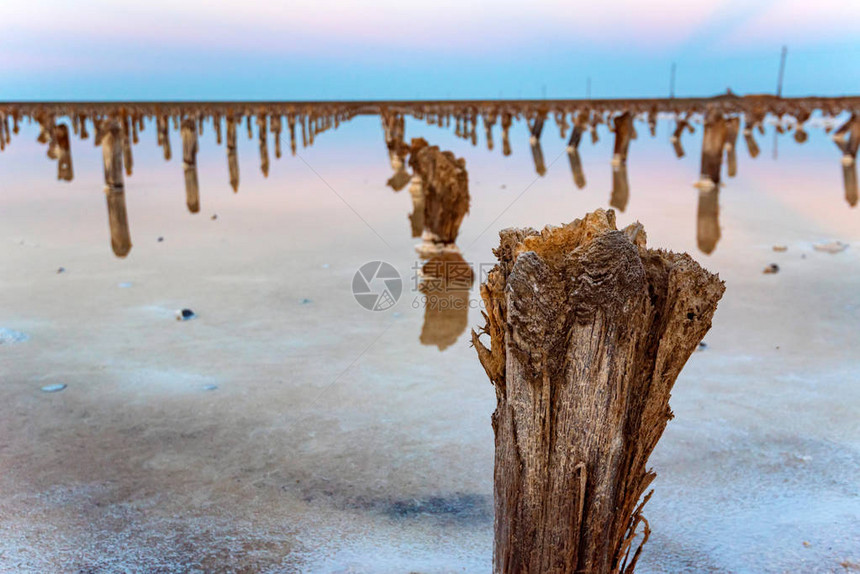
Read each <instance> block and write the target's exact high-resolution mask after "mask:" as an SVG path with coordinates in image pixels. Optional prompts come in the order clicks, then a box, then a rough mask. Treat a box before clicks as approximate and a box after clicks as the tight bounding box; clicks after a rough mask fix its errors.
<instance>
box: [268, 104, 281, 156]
mask: <svg viewBox="0 0 860 574" xmlns="http://www.w3.org/2000/svg"><path fill="white" fill-rule="evenodd" d="M269 127H271V128H272V136H274V138H275V158H276V159H281V114H280V112H278V113H276V114H274V115H273V116H271V117H269Z"/></svg>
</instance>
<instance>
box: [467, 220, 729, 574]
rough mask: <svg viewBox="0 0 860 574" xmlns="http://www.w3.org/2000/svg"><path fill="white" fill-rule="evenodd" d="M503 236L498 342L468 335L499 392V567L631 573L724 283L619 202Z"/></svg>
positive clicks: (492, 308) (495, 327)
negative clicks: (677, 391) (684, 391)
mask: <svg viewBox="0 0 860 574" xmlns="http://www.w3.org/2000/svg"><path fill="white" fill-rule="evenodd" d="M500 236H501V241H500V245H499V248H498V249H496V250H495V254H496V257H498V260H499V262H498V264H497V265H496V266H495V267H494V268H493V270H492V271H491V272H490V274H489V276H488V278H487V282H486V283H485V284H483V285H481V297H482V298H483V300H484V303H485V305H486V312H485V318H486V321H487V323H486V325H485V326H484V327H483V329H482V333H486V334H488V335H489V338H490V347H489V348H487V347H485V346H484V344H483V343H482V342H481V340H480V338H479V335H478V334H477V333H475V332H473V333H472V342H473V343H474V345H475V348H476V349H477V352H478V356H479V358H480V361H481V364H482V365H483V366H484V369H485V370H486V372H487V375H488V376H489V378H490V380H491V381H492V382H493V384H494V386H495V389H496V400H497V405H496V411H495V413H494V414H493V417H492V423H493V430H494V432H495V443H496V454H495V473H494V479H495V480H494V482H495V489H494V499H495V544H494V552H493V570H494V572H496V573H515V572H516V573H520V572H554V573H570V574H573V573H579V572H590V573H610V572H619V573H630V572H632V571H633V569H634V567H635V565H636V561H637V559H638V557H639V553H640V551H641V548H642V544H643V543H644V541H645V540H647V537H648V533H649V531H650V530H649V528H648V523H647V521H646V520H645V519H644V518H643V516H642V506H643V505H644V503H645V502H646V501H647V500H648V498H649V497H650V493H649V494H648V495H646V496H645V497H644V499H643V498H642V496H643V494H644V493H645V491H646V489H647V488H648V485H649V484H650V483H651V481H652V480H653V479H654V476H655V474H654V472H653V471H651V470H648V469H647V467H646V465H647V462H648V457H649V455H650V454H651V451H652V450H653V449H654V447H655V446H656V444H657V441H658V440H659V438H660V436H661V435H662V433H663V430H664V429H665V427H666V423H667V422H668V421H669V419H671V418H672V411H671V409H670V408H669V404H668V402H669V396H670V393H671V390H672V385H673V384H674V382H675V379H676V378H677V376H678V374H679V373H680V371H681V368H682V367H683V366H684V363H685V362H686V361H687V359H688V358H689V356H690V354H691V353H692V352H693V351H694V350H695V349H696V347H697V345H698V343H699V341H701V340H702V337H703V336H704V335H705V333H706V332H707V331H708V329H709V328H710V326H711V318H712V317H713V314H714V311H715V310H716V306H717V302H718V301H719V299H720V297H721V296H722V294H723V291H724V285H723V283H722V281H720V279H719V278H718V277H717V276H716V275H713V274H711V273H709V272H707V271H705V270H704V269H702V268H701V267H700V266H699V265H698V264H697V263H696V262H695V261H693V259H692V258H690V256H688V255H686V254H675V253H671V252H667V251H661V250H656V249H647V248H646V247H645V233H644V231H643V229H642V226H641V225H639V224H634V225H631V226H630V227H628V228H627V229H625V230H623V231H619V230H617V229H616V226H615V214H614V212H613V211H611V210H610V211H603V210H598V211H596V212H594V213H591V214H588V215H586V216H585V218H584V219H583V220H576V221H574V222H573V223H570V224H568V225H564V226H562V227H555V228H553V227H547V228H546V229H544V230H543V231H542V232H537V231H535V230H533V229H506V230H503V231H502V232H501V233H500ZM637 532H638V533H639V535H640V536H641V538H639V539H637Z"/></svg>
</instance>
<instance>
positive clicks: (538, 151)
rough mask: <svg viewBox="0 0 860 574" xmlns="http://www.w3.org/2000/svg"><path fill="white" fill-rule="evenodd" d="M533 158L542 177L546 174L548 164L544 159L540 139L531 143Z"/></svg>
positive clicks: (536, 169)
mask: <svg viewBox="0 0 860 574" xmlns="http://www.w3.org/2000/svg"><path fill="white" fill-rule="evenodd" d="M531 148H532V159H533V160H534V162H535V171H536V172H537V174H538V175H539V176H540V177H543V176H544V175H546V164H545V163H544V159H543V147H541V145H540V140H535V141H533V142H532V144H531Z"/></svg>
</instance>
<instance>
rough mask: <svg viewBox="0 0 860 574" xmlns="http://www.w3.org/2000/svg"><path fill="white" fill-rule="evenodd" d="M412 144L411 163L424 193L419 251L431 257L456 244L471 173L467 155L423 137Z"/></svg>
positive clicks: (466, 201)
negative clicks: (446, 148)
mask: <svg viewBox="0 0 860 574" xmlns="http://www.w3.org/2000/svg"><path fill="white" fill-rule="evenodd" d="M410 147H411V153H410V157H409V166H410V167H411V168H412V171H413V172H414V173H415V174H416V175H418V176H420V178H421V181H422V183H423V185H422V189H423V195H424V234H423V235H424V242H423V244H422V245H421V246H420V247H419V249H418V251H419V254H421V255H422V257H426V258H429V257H432V256H433V255H436V254H438V253H439V252H441V251H443V250H445V249H450V248H453V247H454V242H455V241H456V240H457V235H458V234H459V232H460V224H461V223H462V222H463V218H464V217H465V216H466V214H467V213H468V212H469V199H470V198H469V174H468V172H467V171H466V161H465V160H464V159H462V158H460V159H458V158H456V157H455V156H454V154H453V153H451V152H449V151H445V152H443V151H440V150H439V148H438V146H430V145H428V144H427V142H426V141H425V140H423V139H422V138H416V139H413V140H412V145H411V146H410Z"/></svg>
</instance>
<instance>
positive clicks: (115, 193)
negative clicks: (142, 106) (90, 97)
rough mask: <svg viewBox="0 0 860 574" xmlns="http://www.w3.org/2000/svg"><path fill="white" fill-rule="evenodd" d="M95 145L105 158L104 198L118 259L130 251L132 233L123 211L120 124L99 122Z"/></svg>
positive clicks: (108, 121)
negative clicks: (96, 144) (99, 145)
mask: <svg viewBox="0 0 860 574" xmlns="http://www.w3.org/2000/svg"><path fill="white" fill-rule="evenodd" d="M96 143H101V146H102V155H103V157H104V168H105V170H104V177H105V198H106V199H107V208H108V223H109V225H110V240H111V241H110V243H111V249H112V250H113V252H114V255H116V256H117V257H125V256H127V255H128V254H129V252H130V251H131V233H130V232H129V229H128V212H127V211H126V207H125V184H124V183H123V177H122V127H121V126H120V123H119V122H118V121H117V120H115V119H105V120H102V122H101V124H100V125H97V129H96Z"/></svg>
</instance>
